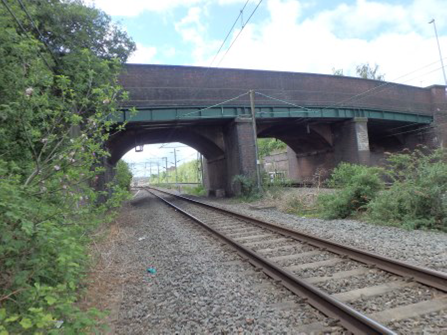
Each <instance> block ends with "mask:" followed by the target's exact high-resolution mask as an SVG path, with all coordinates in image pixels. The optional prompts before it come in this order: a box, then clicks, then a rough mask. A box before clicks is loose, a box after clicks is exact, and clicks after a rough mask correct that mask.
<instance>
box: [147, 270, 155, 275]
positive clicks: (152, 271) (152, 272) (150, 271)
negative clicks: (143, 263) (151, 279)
mask: <svg viewBox="0 0 447 335" xmlns="http://www.w3.org/2000/svg"><path fill="white" fill-rule="evenodd" d="M147 273H150V274H152V275H154V274H156V273H157V270H155V268H147Z"/></svg>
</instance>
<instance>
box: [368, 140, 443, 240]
mask: <svg viewBox="0 0 447 335" xmlns="http://www.w3.org/2000/svg"><path fill="white" fill-rule="evenodd" d="M387 162H388V168H387V170H386V176H387V177H388V178H389V179H390V180H391V182H392V185H391V187H390V188H389V189H388V190H386V191H384V192H383V193H381V195H380V196H379V197H377V198H376V199H375V200H374V201H372V202H371V203H370V204H369V205H368V218H369V220H371V221H373V222H376V223H387V224H393V225H398V226H403V227H406V228H410V229H420V228H424V229H439V230H443V231H447V152H446V150H443V149H438V150H435V151H429V150H427V148H419V149H418V150H415V151H413V152H410V151H405V152H403V153H400V154H393V155H388V158H387Z"/></svg>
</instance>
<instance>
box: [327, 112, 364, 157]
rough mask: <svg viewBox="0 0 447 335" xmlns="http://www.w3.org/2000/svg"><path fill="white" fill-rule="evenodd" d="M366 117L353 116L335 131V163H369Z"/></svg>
mask: <svg viewBox="0 0 447 335" xmlns="http://www.w3.org/2000/svg"><path fill="white" fill-rule="evenodd" d="M367 123H368V119H367V118H360V117H358V118H354V119H352V120H349V121H345V122H344V124H343V125H342V126H341V127H340V128H339V129H338V130H337V131H336V136H335V141H334V153H335V160H336V164H338V163H340V162H348V163H353V164H363V165H369V164H370V151H369V136H368V125H367Z"/></svg>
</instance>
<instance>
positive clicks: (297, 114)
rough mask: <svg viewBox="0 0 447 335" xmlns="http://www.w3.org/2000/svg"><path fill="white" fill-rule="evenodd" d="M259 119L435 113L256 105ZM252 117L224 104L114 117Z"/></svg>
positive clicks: (426, 120) (413, 118) (415, 119)
mask: <svg viewBox="0 0 447 335" xmlns="http://www.w3.org/2000/svg"><path fill="white" fill-rule="evenodd" d="M255 111H256V118H258V119H272V118H340V119H348V118H354V117H364V118H368V119H378V120H386V121H401V122H411V123H419V124H430V123H432V122H433V116H431V115H426V114H417V113H409V112H396V111H381V110H373V109H349V108H297V107H256V108H255ZM242 116H251V111H250V108H249V107H234V106H221V107H212V108H207V109H200V108H199V107H197V108H194V107H177V108H172V107H169V108H165V107H157V108H140V109H137V112H136V113H135V114H134V115H132V113H131V112H129V111H128V110H123V111H122V113H121V115H120V116H119V117H117V119H115V121H118V122H124V121H128V122H159V121H177V120H182V121H186V120H189V121H193V120H203V119H231V118H235V117H242Z"/></svg>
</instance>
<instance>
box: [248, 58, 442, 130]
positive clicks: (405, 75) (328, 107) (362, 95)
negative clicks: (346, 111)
mask: <svg viewBox="0 0 447 335" xmlns="http://www.w3.org/2000/svg"><path fill="white" fill-rule="evenodd" d="M437 63H439V60H438V61H435V62H432V63H430V64H427V65H424V66H423V67H421V68H418V69H416V70H413V71H411V72H408V73H406V74H404V75H402V76H399V77H397V78H396V79H394V80H398V79H401V78H405V77H407V76H409V75H410V74H413V73H415V72H418V71H420V70H422V69H425V68H427V67H429V66H432V65H433V64H437ZM437 70H439V68H436V69H434V70H431V71H429V72H428V73H423V74H422V75H420V76H418V77H421V76H425V75H427V74H429V73H431V72H434V71H437ZM418 77H415V78H412V79H411V80H414V79H416V78H418ZM389 85H396V83H394V82H385V83H383V84H381V85H379V86H376V87H373V88H371V89H369V90H366V91H364V92H361V93H359V94H356V95H354V96H353V97H350V98H348V99H345V100H342V101H340V102H338V103H335V104H333V105H330V106H327V107H324V108H322V109H320V110H325V109H330V108H335V107H337V106H339V105H341V104H344V103H346V102H348V101H355V100H359V98H358V97H361V98H365V97H366V95H368V94H372V93H376V92H374V91H376V90H377V89H379V88H382V90H384V89H389V88H384V87H385V86H389ZM255 93H256V94H258V95H261V96H264V97H266V98H269V99H272V100H276V101H279V102H281V103H284V104H289V105H292V106H296V107H299V108H303V109H307V110H309V109H308V108H306V107H304V106H300V105H297V104H294V103H292V102H290V101H286V100H283V99H279V98H276V97H272V96H269V95H266V94H264V93H261V92H255ZM307 119H309V118H308V117H307V118H304V119H302V120H301V121H300V123H301V122H304V121H306V120H307ZM416 124H419V123H412V124H409V125H405V126H402V128H404V127H409V126H413V125H416ZM398 128H400V127H398ZM396 129H397V128H396ZM414 131H415V130H414Z"/></svg>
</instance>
